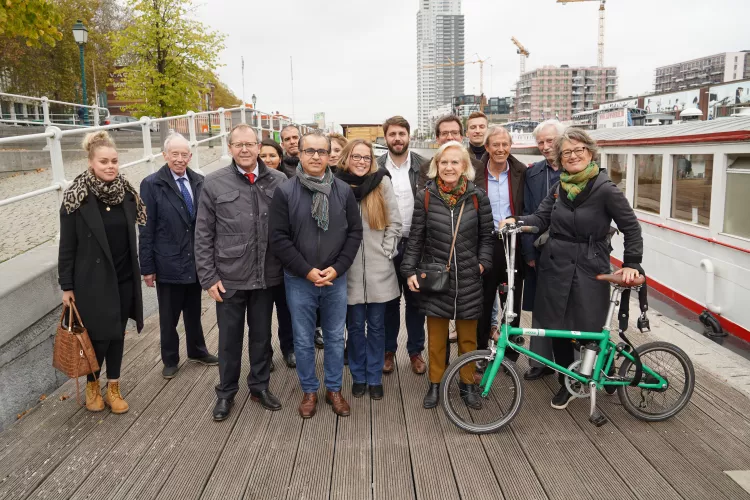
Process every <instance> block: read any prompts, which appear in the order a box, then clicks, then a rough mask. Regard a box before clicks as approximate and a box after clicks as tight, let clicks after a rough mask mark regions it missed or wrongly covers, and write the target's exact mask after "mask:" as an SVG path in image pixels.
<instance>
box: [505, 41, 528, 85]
mask: <svg viewBox="0 0 750 500" xmlns="http://www.w3.org/2000/svg"><path fill="white" fill-rule="evenodd" d="M510 41H511V42H513V45H515V46H516V47H518V49H517V50H516V53H518V54H521V74H522V75H523V74H524V73H526V58H527V57H529V51H528V50H526V48H525V47H524V46H523V45H521V42H519V41H518V40H516V37H514V36H512V37H510Z"/></svg>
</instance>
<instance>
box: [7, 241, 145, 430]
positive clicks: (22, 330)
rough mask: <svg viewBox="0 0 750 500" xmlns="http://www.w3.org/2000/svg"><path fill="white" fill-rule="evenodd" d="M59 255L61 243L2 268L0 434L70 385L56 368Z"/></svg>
mask: <svg viewBox="0 0 750 500" xmlns="http://www.w3.org/2000/svg"><path fill="white" fill-rule="evenodd" d="M57 253H58V248H57V244H49V245H43V246H41V247H38V248H35V249H34V250H31V251H29V252H26V253H25V254H22V255H19V256H18V257H15V258H13V259H10V260H8V261H6V262H3V263H1V264H0V431H1V430H2V429H3V428H5V427H6V426H7V425H9V424H10V423H12V422H13V421H14V420H15V419H16V416H17V415H18V414H19V413H21V412H23V411H25V410H26V409H28V408H30V407H32V406H34V404H36V403H37V401H39V397H40V396H41V395H42V394H49V393H50V392H52V391H53V390H55V389H56V388H58V387H59V386H60V385H62V383H63V382H65V380H67V377H66V376H65V375H63V374H62V373H60V372H58V371H57V370H55V369H54V368H52V348H53V346H54V336H55V333H56V331H57V322H58V320H59V319H60V313H61V298H62V292H61V291H60V287H59V285H58V283H57ZM143 294H144V296H143V300H144V310H143V313H144V316H149V315H151V314H153V313H154V312H155V311H156V309H157V307H156V297H155V295H156V294H155V291H154V289H153V288H146V287H145V286H144V289H143ZM129 328H130V329H134V325H133V324H132V321H131V325H129Z"/></svg>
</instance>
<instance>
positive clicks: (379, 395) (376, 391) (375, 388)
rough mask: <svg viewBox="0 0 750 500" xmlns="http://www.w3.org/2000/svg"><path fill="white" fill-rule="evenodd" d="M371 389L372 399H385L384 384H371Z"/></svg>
mask: <svg viewBox="0 0 750 500" xmlns="http://www.w3.org/2000/svg"><path fill="white" fill-rule="evenodd" d="M369 389H370V399H374V400H379V399H383V386H382V385H371V386H370V388H369Z"/></svg>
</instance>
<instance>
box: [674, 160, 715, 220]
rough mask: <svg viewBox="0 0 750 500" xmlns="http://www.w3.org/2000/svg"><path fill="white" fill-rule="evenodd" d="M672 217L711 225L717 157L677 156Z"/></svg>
mask: <svg viewBox="0 0 750 500" xmlns="http://www.w3.org/2000/svg"><path fill="white" fill-rule="evenodd" d="M673 159H674V163H673V164H674V168H673V175H672V211H671V213H672V218H674V219H679V220H684V221H687V222H692V223H693V224H701V225H703V226H708V221H709V219H710V218H711V179H712V176H713V172H714V155H675V156H674V157H673Z"/></svg>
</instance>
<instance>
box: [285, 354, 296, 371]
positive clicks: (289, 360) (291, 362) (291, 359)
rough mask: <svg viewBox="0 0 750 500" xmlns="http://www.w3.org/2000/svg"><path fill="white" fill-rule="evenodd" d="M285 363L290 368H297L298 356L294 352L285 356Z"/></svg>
mask: <svg viewBox="0 0 750 500" xmlns="http://www.w3.org/2000/svg"><path fill="white" fill-rule="evenodd" d="M284 363H286V366H288V367H289V368H296V367H297V356H295V355H294V353H293V352H290V353H287V354H284Z"/></svg>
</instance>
